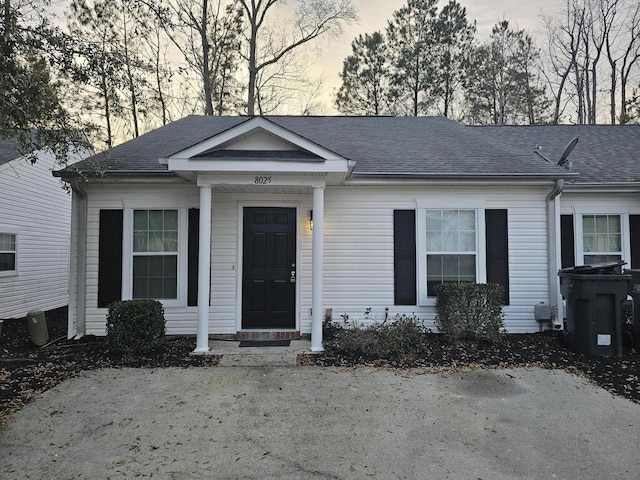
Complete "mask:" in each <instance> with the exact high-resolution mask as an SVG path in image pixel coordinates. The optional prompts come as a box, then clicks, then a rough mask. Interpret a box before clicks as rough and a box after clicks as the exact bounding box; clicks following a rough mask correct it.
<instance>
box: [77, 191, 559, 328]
mask: <svg viewBox="0 0 640 480" xmlns="http://www.w3.org/2000/svg"><path fill="white" fill-rule="evenodd" d="M120 188H122V187H117V186H113V185H101V186H99V187H95V186H91V187H88V188H87V190H88V198H89V208H88V244H87V248H88V258H87V282H86V283H87V312H86V319H87V330H86V333H88V334H89V333H93V334H100V335H104V329H105V315H106V309H98V308H96V305H97V273H98V259H97V254H98V220H99V217H98V215H99V210H100V209H101V208H102V209H109V208H123V206H124V204H126V203H127V201H129V200H135V201H136V204H137V205H139V204H140V202H141V201H144V202H145V203H146V204H147V205H151V204H153V199H154V198H156V200H157V201H160V200H161V199H162V200H163V201H164V200H166V199H167V198H170V199H174V200H176V201H180V202H184V204H185V206H187V208H197V207H198V206H199V193H198V189H197V187H195V186H188V185H184V184H183V185H175V186H174V185H168V184H167V185H163V186H162V187H161V188H162V194H155V193H153V192H154V187H153V186H152V185H128V186H127V187H126V188H127V190H126V191H125V192H123V191H122V190H120ZM156 188H158V187H156ZM549 190H550V187H547V186H543V187H500V188H497V187H484V188H482V187H465V188H464V191H462V190H461V191H460V193H459V194H456V195H453V194H452V193H451V191H452V188H448V187H434V186H429V187H428V188H427V187H420V186H416V187H382V186H372V187H364V186H363V187H360V186H357V187H356V186H346V187H344V186H343V187H327V189H326V194H325V222H324V230H325V236H324V308H332V309H333V318H334V319H335V320H337V321H340V320H341V315H342V314H347V315H349V317H350V318H352V319H359V320H360V321H362V320H363V314H364V312H365V310H366V309H367V308H371V315H370V317H369V318H370V320H373V321H382V320H384V318H385V315H386V313H385V309H386V308H387V307H388V308H389V312H388V315H389V316H390V317H393V316H394V315H396V314H406V315H412V314H415V315H416V316H418V317H419V318H421V319H422V320H424V322H425V324H426V325H427V326H429V327H432V328H433V327H434V325H435V324H434V320H435V307H434V306H433V305H428V306H417V305H416V306H411V305H409V306H396V305H394V259H393V211H394V210H416V209H417V208H418V207H417V203H416V202H418V201H420V202H424V204H430V205H435V206H436V207H437V208H446V205H447V204H452V202H454V203H455V202H457V203H460V202H463V203H464V204H465V205H467V206H468V205H473V206H474V207H473V208H474V209H476V211H478V212H482V211H484V209H488V208H502V209H508V211H509V215H508V221H509V225H508V227H509V274H510V278H509V288H510V305H508V306H506V307H505V314H506V324H507V328H508V330H509V331H512V332H527V331H537V330H538V324H537V322H536V321H535V319H534V318H533V306H534V305H536V304H537V303H538V302H540V301H544V302H545V303H548V302H549V294H548V291H549V287H548V278H549V274H548V267H547V265H548V240H547V232H546V229H547V218H546V195H547V193H548V192H549ZM126 192H135V193H126ZM123 198H124V200H123ZM165 203H166V202H165ZM245 206H276V207H277V206H281V207H294V208H296V209H297V211H298V225H297V228H298V236H297V245H298V261H297V262H296V263H297V272H296V273H297V282H296V288H297V294H296V321H297V326H298V327H299V328H300V330H301V331H302V332H303V333H309V332H310V323H311V313H312V312H311V253H312V251H311V247H312V245H311V239H312V233H313V232H312V230H311V229H310V228H309V211H310V209H311V194H310V193H308V194H301V193H299V192H290V193H287V194H284V193H283V194H280V193H277V194H276V193H272V194H268V195H260V194H253V193H239V192H238V193H234V192H233V191H228V192H226V191H225V192H224V193H221V192H216V191H215V187H214V192H213V195H212V237H211V244H212V247H211V252H212V256H211V297H210V300H211V306H210V310H209V312H210V321H209V332H210V333H211V334H233V333H235V332H236V331H237V330H238V329H239V325H240V323H239V320H240V315H241V300H242V288H241V287H242V284H241V283H242V282H241V275H240V274H239V272H241V271H242V238H241V232H242V228H241V225H242V223H241V218H242V216H241V215H242V208H243V207H245ZM456 208H458V207H456ZM459 208H462V207H459ZM478 215H479V214H478ZM477 224H478V237H481V236H483V235H484V234H483V233H482V235H480V233H481V232H483V231H484V217H480V216H478V218H477ZM125 237H126V232H125ZM484 249H485V246H484V244H479V246H478V252H480V255H479V257H478V258H479V259H478V262H477V263H478V264H482V262H484ZM125 255H126V254H125ZM478 269H479V271H480V270H481V273H480V274H479V277H478V280H479V281H483V279H484V278H486V277H485V275H486V273H485V272H484V266H482V265H479V266H478ZM165 318H166V319H167V332H168V333H169V334H194V333H195V331H196V319H197V308H196V307H186V306H180V305H176V306H166V307H165Z"/></svg>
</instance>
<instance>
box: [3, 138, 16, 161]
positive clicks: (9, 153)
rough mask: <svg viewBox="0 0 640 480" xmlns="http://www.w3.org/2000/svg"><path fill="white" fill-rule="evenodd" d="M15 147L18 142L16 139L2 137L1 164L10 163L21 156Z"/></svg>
mask: <svg viewBox="0 0 640 480" xmlns="http://www.w3.org/2000/svg"><path fill="white" fill-rule="evenodd" d="M15 147H16V144H15V142H14V141H12V140H4V139H1V138H0V165H3V164H5V163H8V162H10V161H11V160H15V159H16V158H18V157H20V156H21V155H20V153H18V151H17V150H16V148H15Z"/></svg>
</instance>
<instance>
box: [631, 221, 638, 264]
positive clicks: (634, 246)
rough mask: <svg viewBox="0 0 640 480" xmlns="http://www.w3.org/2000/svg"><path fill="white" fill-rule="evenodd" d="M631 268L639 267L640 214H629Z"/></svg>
mask: <svg viewBox="0 0 640 480" xmlns="http://www.w3.org/2000/svg"><path fill="white" fill-rule="evenodd" d="M629 232H630V235H629V241H630V243H631V268H640V215H629Z"/></svg>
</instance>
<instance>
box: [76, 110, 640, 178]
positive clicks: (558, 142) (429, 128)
mask: <svg viewBox="0 0 640 480" xmlns="http://www.w3.org/2000/svg"><path fill="white" fill-rule="evenodd" d="M266 118H267V119H268V120H269V121H271V122H273V123H275V124H277V125H279V126H281V127H283V128H286V129H287V130H290V131H291V132H293V133H295V134H297V135H299V136H301V137H304V138H306V139H307V140H309V141H312V142H314V143H316V144H318V145H320V146H322V147H324V148H325V149H328V150H330V151H332V152H335V153H337V154H338V155H341V156H342V157H344V158H347V159H349V160H354V161H356V167H355V169H354V175H356V176H357V175H407V176H465V175H480V176H540V175H542V176H551V177H560V176H562V175H564V174H566V170H564V169H562V168H559V167H557V166H556V165H553V164H549V163H547V162H546V161H545V160H544V159H542V158H541V157H539V156H538V155H535V154H534V153H533V150H534V148H535V146H536V145H542V147H543V149H542V152H543V153H544V155H545V156H547V157H548V158H551V159H555V158H557V157H558V156H559V155H560V154H561V152H562V150H563V149H564V147H565V146H566V144H567V143H568V142H569V140H571V138H573V137H576V136H577V137H579V138H580V142H579V144H578V146H577V147H576V149H575V151H574V152H573V153H572V154H571V157H570V159H571V160H572V161H573V164H574V169H573V171H574V172H579V173H580V174H581V177H580V178H579V179H578V182H584V181H593V180H596V179H597V180H599V181H605V182H614V183H615V182H619V181H620V179H621V178H631V177H634V176H637V177H640V167H639V166H638V165H636V164H634V161H633V160H634V158H635V159H637V158H638V153H637V152H639V151H640V127H632V126H629V127H627V126H624V127H622V126H580V127H575V126H564V125H561V126H547V127H529V126H527V127H506V126H502V127H469V126H464V125H460V124H458V123H456V122H454V121H452V120H449V119H447V118H444V117H290V116H289V117H288V116H273V117H266ZM248 119H249V117H214V116H189V117H185V118H183V119H181V120H178V121H176V122H173V123H171V124H169V125H166V126H164V127H161V128H159V129H157V130H154V131H152V132H149V133H147V134H145V135H143V136H141V137H138V138H136V139H133V140H130V141H128V142H126V143H123V144H121V145H118V146H117V147H114V148H113V149H111V150H110V151H108V152H106V153H101V154H98V155H94V156H93V157H90V158H88V159H87V160H84V161H82V162H79V163H77V164H75V165H74V168H76V169H78V170H80V171H91V170H94V169H95V168H96V167H97V168H99V169H100V170H101V171H103V172H105V174H107V175H108V174H127V173H140V174H154V173H163V172H164V173H167V167H166V165H161V164H160V163H159V162H158V159H159V158H166V157H168V156H170V155H172V154H174V153H177V152H179V151H181V150H184V149H186V148H188V147H191V146H193V145H195V144H198V143H200V142H202V141H204V140H206V139H208V138H211V137H213V136H215V135H217V134H219V133H222V132H224V131H226V130H228V129H230V128H232V127H234V126H236V125H239V124H240V123H243V122H245V121H247V120H248ZM633 155H636V156H635V157H634V156H633ZM612 157H614V158H615V162H612V161H611V160H612ZM612 165H613V167H614V168H611V167H612Z"/></svg>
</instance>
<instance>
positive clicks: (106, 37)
mask: <svg viewBox="0 0 640 480" xmlns="http://www.w3.org/2000/svg"><path fill="white" fill-rule="evenodd" d="M115 19H117V7H116V5H115V3H112V2H110V1H106V0H97V1H95V2H88V1H87V0H75V1H74V2H73V3H72V4H71V10H70V12H69V15H68V28H69V32H70V33H71V35H73V36H74V37H75V38H79V39H80V38H81V39H82V44H81V48H79V49H78V52H77V53H76V55H75V60H76V61H75V64H74V67H73V71H72V73H71V79H72V81H73V82H74V85H75V86H76V88H78V89H79V91H81V92H82V93H83V95H81V96H80V98H81V102H82V107H83V110H84V111H86V112H88V113H89V114H90V115H92V116H93V117H94V118H95V116H96V114H97V112H101V113H100V114H97V116H98V118H99V119H100V120H101V121H100V123H103V122H104V127H103V128H104V137H103V139H104V143H105V145H106V147H107V148H111V147H112V146H113V144H114V137H115V131H114V130H115V126H114V123H115V120H116V117H118V116H121V115H122V111H123V108H124V107H123V102H124V99H123V98H122V95H121V91H122V88H123V87H124V85H125V84H126V78H125V75H124V71H125V60H124V57H123V56H122V55H121V52H120V51H119V50H118V45H119V44H120V42H119V38H118V33H117V30H116V25H115V24H114V22H113V20H115Z"/></svg>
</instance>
